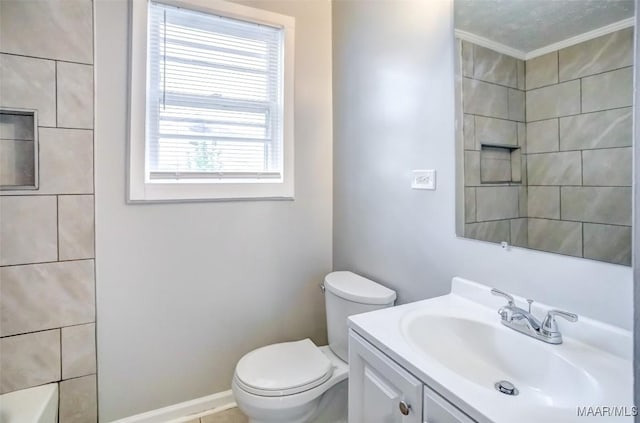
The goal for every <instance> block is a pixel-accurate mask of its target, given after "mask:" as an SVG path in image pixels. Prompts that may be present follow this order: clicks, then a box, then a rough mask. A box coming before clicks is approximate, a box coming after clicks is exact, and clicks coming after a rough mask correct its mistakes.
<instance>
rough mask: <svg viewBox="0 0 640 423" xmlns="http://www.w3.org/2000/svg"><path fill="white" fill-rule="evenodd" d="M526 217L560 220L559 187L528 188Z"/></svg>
mask: <svg viewBox="0 0 640 423" xmlns="http://www.w3.org/2000/svg"><path fill="white" fill-rule="evenodd" d="M527 191H528V198H527V209H528V213H527V216H528V217H538V218H546V219H560V187H540V186H530V187H528V190H527Z"/></svg>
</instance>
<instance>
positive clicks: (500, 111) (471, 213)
mask: <svg viewBox="0 0 640 423" xmlns="http://www.w3.org/2000/svg"><path fill="white" fill-rule="evenodd" d="M459 48H460V49H461V58H462V62H461V67H462V77H463V78H462V109H463V112H464V121H463V134H464V190H465V191H464V197H465V226H464V231H465V236H466V237H468V238H476V239H482V240H485V241H492V242H501V241H507V242H510V243H512V244H516V243H518V242H520V243H523V242H525V241H524V240H519V238H522V237H523V236H524V237H526V224H525V223H524V222H526V220H525V219H523V218H524V217H525V216H526V212H527V208H526V199H527V196H526V189H525V185H526V172H525V171H524V170H525V167H524V166H525V162H524V160H523V159H524V156H523V155H522V153H523V151H524V149H525V147H526V136H525V134H526V133H525V123H524V121H525V92H524V87H525V76H524V62H523V61H522V60H517V59H515V58H513V57H510V56H507V55H504V54H500V53H497V52H495V51H493V50H490V49H487V48H484V47H480V46H477V45H474V44H471V43H468V42H466V41H462V43H461V44H460V45H459ZM487 145H492V146H504V147H505V148H500V149H487V148H486V146H487ZM510 151H512V152H513V153H512V154H510ZM506 179H510V180H513V181H514V182H507V183H502V184H494V183H488V182H486V181H496V180H506ZM516 181H517V182H516Z"/></svg>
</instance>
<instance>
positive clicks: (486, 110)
mask: <svg viewBox="0 0 640 423" xmlns="http://www.w3.org/2000/svg"><path fill="white" fill-rule="evenodd" d="M507 90H508V89H507V88H506V87H502V86H500V85H494V84H489V83H487V82H482V81H478V80H475V79H469V78H463V81H462V109H463V111H464V113H470V114H474V115H481V116H489V117H496V118H502V119H507V118H508V117H509V113H508V105H509V101H508V91H507Z"/></svg>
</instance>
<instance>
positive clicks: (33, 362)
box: [0, 329, 60, 394]
mask: <svg viewBox="0 0 640 423" xmlns="http://www.w3.org/2000/svg"><path fill="white" fill-rule="evenodd" d="M57 380H60V330H59V329H55V330H48V331H45V332H35V333H29V334H26V335H18V336H10V337H7V338H1V339H0V394H3V393H6V392H12V391H16V390H19V389H24V388H30V387H32V386H37V385H43V384H45V383H49V382H55V381H57Z"/></svg>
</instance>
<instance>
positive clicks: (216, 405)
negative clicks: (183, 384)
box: [111, 390, 235, 423]
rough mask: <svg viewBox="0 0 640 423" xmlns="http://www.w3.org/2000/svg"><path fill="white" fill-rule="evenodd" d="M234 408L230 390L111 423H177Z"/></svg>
mask: <svg viewBox="0 0 640 423" xmlns="http://www.w3.org/2000/svg"><path fill="white" fill-rule="evenodd" d="M233 406H235V402H234V399H233V393H232V392H231V390H228V391H224V392H218V393H217V394H213V395H207V396H206V397H201V398H196V399H193V400H189V401H185V402H181V403H178V404H173V405H169V406H167V407H163V408H158V409H156V410H151V411H147V412H144V413H140V414H136V415H134V416H130V417H125V418H124V419H119V420H114V421H112V422H111V423H165V422H176V423H177V422H184V421H187V420H190V419H191V418H196V417H197V416H194V415H195V414H198V413H203V412H205V411H210V410H213V409H226V408H231V407H233Z"/></svg>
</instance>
